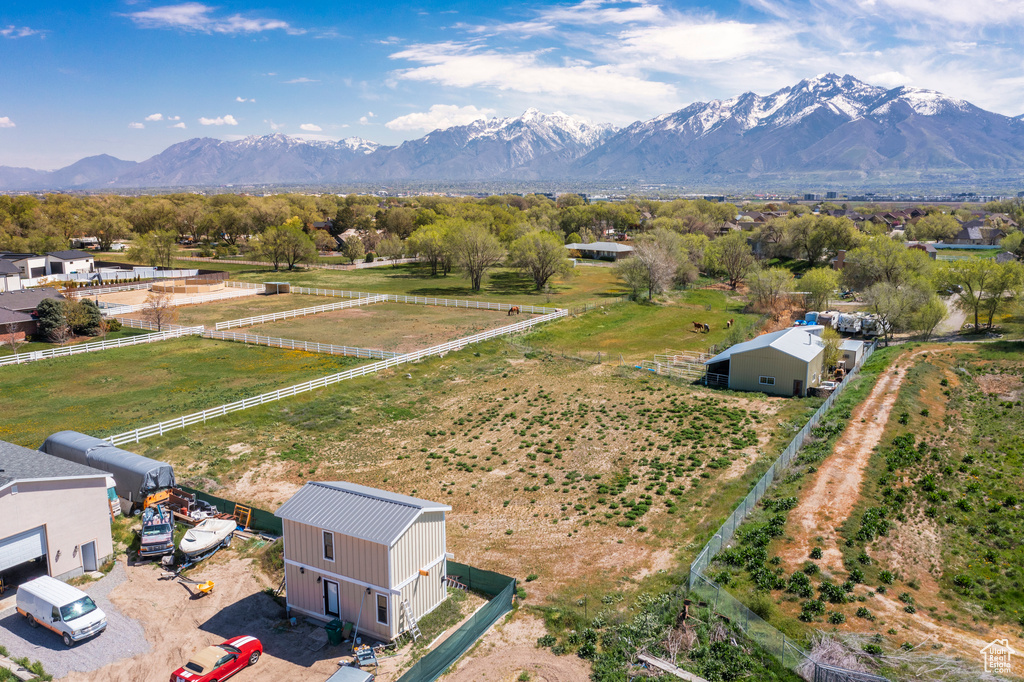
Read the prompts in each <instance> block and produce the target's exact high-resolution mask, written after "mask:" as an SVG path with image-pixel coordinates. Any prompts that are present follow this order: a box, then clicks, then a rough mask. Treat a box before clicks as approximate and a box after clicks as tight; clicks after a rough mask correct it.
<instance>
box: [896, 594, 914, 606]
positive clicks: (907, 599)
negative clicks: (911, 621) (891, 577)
mask: <svg viewBox="0 0 1024 682" xmlns="http://www.w3.org/2000/svg"><path fill="white" fill-rule="evenodd" d="M896 598H897V599H899V600H900V601H901V602H903V603H904V604H913V603H914V595H912V594H910V593H909V592H900V596H898V597H896Z"/></svg>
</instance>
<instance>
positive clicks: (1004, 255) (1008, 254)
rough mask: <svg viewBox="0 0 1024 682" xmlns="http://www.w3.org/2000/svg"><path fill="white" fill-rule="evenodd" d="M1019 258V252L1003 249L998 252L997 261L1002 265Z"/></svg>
mask: <svg viewBox="0 0 1024 682" xmlns="http://www.w3.org/2000/svg"><path fill="white" fill-rule="evenodd" d="M1013 260H1017V254H1015V253H1013V252H1012V251H1002V252H1000V253H997V254H996V262H997V263H999V264H1000V265H1002V264H1003V263H1009V262H1010V261H1013Z"/></svg>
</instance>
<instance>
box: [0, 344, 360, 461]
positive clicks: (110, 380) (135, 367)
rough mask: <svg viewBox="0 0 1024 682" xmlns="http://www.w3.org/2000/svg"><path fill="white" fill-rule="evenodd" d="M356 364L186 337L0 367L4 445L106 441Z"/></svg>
mask: <svg viewBox="0 0 1024 682" xmlns="http://www.w3.org/2000/svg"><path fill="white" fill-rule="evenodd" d="M359 362H364V361H359V360H355V359H352V358H343V357H337V356H331V355H317V354H313V353H303V352H299V351H286V350H281V349H277V348H264V347H261V346H247V345H244V344H241V343H231V342H227V341H212V340H209V339H200V338H197V337H186V338H182V339H174V340H170V341H161V342H159V343H152V344H144V345H139V346H131V347H128V348H114V349H110V350H104V351H100V352H96V353H84V354H82V355H75V356H73V357H67V358H55V359H52V360H42V361H39V362H31V363H28V364H24V365H11V366H7V367H4V368H0V377H2V379H0V380H2V381H3V398H4V400H3V404H4V409H3V412H2V414H0V439H2V440H6V441H10V442H12V443H17V444H19V445H24V446H26V447H31V448H37V447H39V446H40V445H41V444H42V442H43V440H45V439H46V437H47V436H49V435H50V434H52V433H55V432H57V431H62V430H65V429H72V430H75V431H82V432H84V433H88V434H90V435H93V436H101V437H102V436H107V435H111V434H114V433H120V432H122V431H127V430H129V429H131V428H135V427H139V426H145V425H147V424H151V423H153V422H156V421H160V420H162V419H170V418H172V417H176V416H178V415H183V414H188V413H190V412H196V411H199V410H202V409H205V408H208V407H215V406H217V405H220V404H223V403H227V402H231V401H233V400H239V399H241V398H245V397H249V396H252V395H256V394H258V393H261V392H264V391H269V390H273V389H276V388H281V387H283V386H288V385H290V384H293V383H298V382H301V381H304V380H307V379H313V378H315V377H320V376H325V375H327V374H331V373H334V372H339V371H341V370H343V369H347V368H349V367H353V366H355V365H357V364H359Z"/></svg>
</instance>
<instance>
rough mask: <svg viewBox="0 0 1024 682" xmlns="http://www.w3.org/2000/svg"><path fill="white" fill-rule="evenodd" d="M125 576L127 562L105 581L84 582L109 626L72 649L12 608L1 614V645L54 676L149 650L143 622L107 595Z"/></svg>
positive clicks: (116, 567)
mask: <svg viewBox="0 0 1024 682" xmlns="http://www.w3.org/2000/svg"><path fill="white" fill-rule="evenodd" d="M125 579H126V576H125V572H124V565H123V564H121V562H117V563H116V564H115V566H114V570H112V571H111V572H110V573H109V574H108V575H106V576H105V577H103V578H102V579H101V580H98V581H96V582H92V583H88V584H87V585H83V589H84V590H85V591H86V592H87V593H88V594H89V596H90V597H92V598H93V600H94V601H95V602H96V605H97V606H99V607H100V608H101V609H103V612H104V613H105V614H107V629H106V630H104V631H103V632H101V633H100V634H99V635H97V636H95V637H92V638H90V639H87V640H85V641H84V642H79V643H78V644H76V645H74V646H73V647H71V648H68V647H66V646H64V642H63V641H62V640H61V638H60V637H58V636H57V635H55V634H54V633H52V632H50V631H49V630H47V629H45V628H31V627H29V626H28V622H27V621H26V620H25V618H24V616H21V615H20V614H18V612H17V611H15V610H14V609H13V608H12V609H7V610H5V611H4V612H3V613H0V644H3V645H4V646H5V647H7V649H8V650H9V651H10V652H11V656H14V657H16V658H20V657H22V656H27V657H28V658H29V660H32V661H39V662H40V663H42V664H43V668H44V669H45V670H46V672H48V673H49V674H51V675H53V676H54V678H60V677H64V676H65V675H67V674H68V673H70V672H72V671H79V672H90V671H93V670H96V669H98V668H102V667H103V666H105V665H107V664H108V663H112V662H114V661H116V660H118V659H121V658H128V657H131V656H135V655H137V654H143V653H146V652H147V651H149V648H150V647H149V642H147V641H146V636H145V633H144V632H143V630H142V625H140V624H139V622H138V621H136V620H135V619H133V618H128V617H127V616H125V615H124V614H122V613H121V611H120V610H118V608H117V607H116V606H114V605H113V604H112V603H111V602H110V599H108V598H107V595H109V594H110V592H111V591H112V590H113V589H114V588H115V587H117V586H118V585H120V584H121V583H123V582H124V581H125Z"/></svg>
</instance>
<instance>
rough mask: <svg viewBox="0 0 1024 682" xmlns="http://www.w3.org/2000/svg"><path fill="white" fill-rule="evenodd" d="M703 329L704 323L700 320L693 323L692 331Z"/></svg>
mask: <svg viewBox="0 0 1024 682" xmlns="http://www.w3.org/2000/svg"><path fill="white" fill-rule="evenodd" d="M703 329H704V325H702V324H701V323H700V322H694V323H693V331H695V332H699V331H703Z"/></svg>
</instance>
